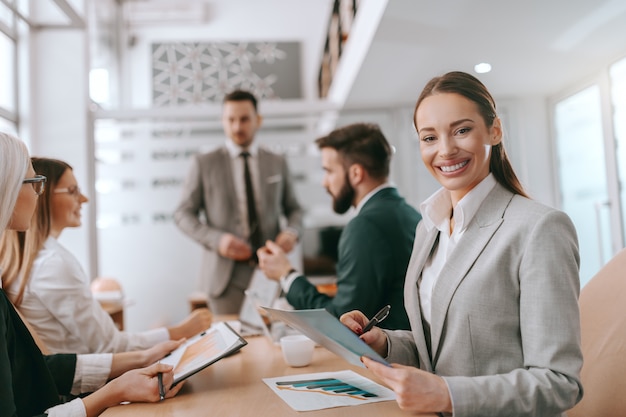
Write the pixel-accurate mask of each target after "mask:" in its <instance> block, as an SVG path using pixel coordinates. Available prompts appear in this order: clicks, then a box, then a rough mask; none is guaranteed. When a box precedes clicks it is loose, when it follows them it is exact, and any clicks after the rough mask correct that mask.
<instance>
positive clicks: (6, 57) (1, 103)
mask: <svg viewBox="0 0 626 417" xmlns="http://www.w3.org/2000/svg"><path fill="white" fill-rule="evenodd" d="M0 109H4V110H7V111H9V112H11V113H12V112H14V111H15V43H14V42H13V40H12V39H11V38H9V37H8V36H7V35H5V34H4V33H2V32H0Z"/></svg>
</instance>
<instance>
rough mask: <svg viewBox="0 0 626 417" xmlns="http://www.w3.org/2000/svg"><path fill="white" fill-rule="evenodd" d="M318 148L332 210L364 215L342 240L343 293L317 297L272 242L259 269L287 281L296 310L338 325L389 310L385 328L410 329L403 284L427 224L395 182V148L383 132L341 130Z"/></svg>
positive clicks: (367, 127) (362, 127) (359, 127)
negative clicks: (345, 317) (354, 314)
mask: <svg viewBox="0 0 626 417" xmlns="http://www.w3.org/2000/svg"><path fill="white" fill-rule="evenodd" d="M316 143H317V145H318V147H319V148H320V149H321V154H322V167H323V168H324V171H325V175H324V180H323V183H322V185H323V186H324V187H325V188H326V190H327V191H328V192H329V193H330V194H331V196H332V197H333V209H334V210H335V212H337V213H339V214H343V213H345V212H346V211H348V209H349V208H350V207H351V206H354V207H355V209H356V212H357V215H356V216H355V217H354V218H353V219H352V220H350V222H349V223H348V224H347V225H346V227H345V228H344V230H343V232H342V233H341V237H340V239H339V247H338V261H337V293H336V295H335V296H334V297H330V296H328V295H326V294H322V293H320V292H318V291H317V289H316V288H315V286H314V285H312V284H311V283H310V282H309V281H308V280H307V279H306V277H305V276H304V275H302V274H301V273H299V272H297V271H295V270H294V269H293V267H292V265H291V264H290V263H289V260H288V259H287V257H286V256H285V253H284V252H283V251H282V249H281V248H280V247H279V246H278V245H276V244H275V243H273V242H271V241H268V242H266V245H265V247H263V248H261V249H259V250H258V252H257V254H258V257H259V266H260V267H261V269H262V270H263V272H265V274H266V275H267V276H268V277H269V278H271V279H274V280H278V281H280V283H281V286H282V288H283V290H284V291H285V293H286V295H287V301H289V303H290V304H291V305H292V306H294V307H295V308H296V309H309V308H325V309H326V310H328V311H329V312H330V313H331V314H333V315H335V316H337V317H339V316H340V315H341V314H343V313H345V312H348V311H351V310H360V311H362V312H363V313H365V314H366V315H367V316H368V317H372V316H373V315H374V314H376V312H377V311H378V310H379V309H380V308H381V307H383V306H385V305H387V304H389V305H391V311H390V314H389V316H388V317H387V319H386V320H385V321H384V322H382V323H381V324H380V327H383V328H388V329H409V328H410V326H409V320H408V318H407V315H406V311H405V309H404V295H403V294H404V277H405V274H406V269H407V266H408V264H409V258H410V256H411V250H412V248H413V240H414V239H415V228H416V227H417V223H418V222H419V221H420V220H421V216H420V214H419V213H418V212H417V211H416V210H415V209H414V208H413V207H411V206H410V205H408V204H407V203H406V201H405V200H404V198H402V197H401V196H400V194H398V191H397V189H396V188H395V187H394V186H392V185H391V184H390V183H389V182H388V177H389V164H390V161H391V156H392V148H391V146H390V145H389V143H388V142H387V140H386V139H385V137H384V135H383V133H382V132H381V130H380V128H379V127H378V126H377V125H373V124H365V123H356V124H352V125H349V126H345V127H343V128H339V129H337V130H334V131H333V132H331V133H330V134H328V135H327V136H324V137H322V138H319V139H318V140H317V141H316Z"/></svg>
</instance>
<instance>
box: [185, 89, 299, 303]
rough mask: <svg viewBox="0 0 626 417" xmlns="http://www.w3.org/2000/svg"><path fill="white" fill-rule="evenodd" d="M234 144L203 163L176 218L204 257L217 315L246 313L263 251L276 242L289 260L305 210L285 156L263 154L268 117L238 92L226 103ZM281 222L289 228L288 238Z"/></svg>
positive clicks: (194, 166)
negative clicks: (261, 137)
mask: <svg viewBox="0 0 626 417" xmlns="http://www.w3.org/2000/svg"><path fill="white" fill-rule="evenodd" d="M223 102H224V107H223V113H222V125H223V128H224V132H225V133H226V136H228V139H227V140H226V143H225V144H224V146H221V147H219V148H218V149H216V150H214V151H212V152H209V153H205V154H200V155H196V156H195V157H194V158H193V160H192V163H191V169H190V171H189V175H188V177H187V180H186V181H185V184H184V188H183V195H182V199H181V202H180V204H179V205H178V208H177V209H176V211H175V213H174V220H175V222H176V224H177V225H178V227H179V228H180V229H181V230H182V231H183V232H184V233H185V234H187V235H188V236H190V237H191V238H192V239H194V240H195V241H197V242H198V243H200V244H201V245H202V247H203V249H204V251H203V255H202V266H201V270H200V281H199V282H200V290H202V291H203V292H206V293H207V294H208V304H209V308H210V309H211V311H212V312H213V313H214V314H232V313H236V312H238V311H239V309H240V307H241V304H242V303H243V299H244V291H245V289H246V288H247V286H248V283H249V282H250V279H251V277H252V273H253V272H254V269H255V267H256V250H257V249H258V248H259V247H261V246H262V245H263V242H265V240H267V239H269V240H274V241H275V242H276V244H278V245H279V246H280V247H281V248H283V250H285V251H286V252H290V251H291V250H292V249H293V248H294V246H295V245H296V243H297V240H298V236H299V234H300V231H301V227H302V210H301V208H300V205H299V204H298V201H297V200H296V196H295V193H294V190H293V185H292V183H291V177H290V173H289V169H288V167H287V162H286V160H285V158H284V157H283V156H282V155H278V154H276V153H273V152H270V151H268V150H266V149H264V148H262V147H260V146H259V145H258V144H257V143H256V142H255V141H254V138H255V134H256V132H257V130H258V129H259V128H260V127H261V123H262V117H261V116H260V115H259V114H258V112H257V99H256V97H255V96H254V95H253V94H251V93H249V92H247V91H243V90H236V91H233V92H232V93H230V94H228V95H226V96H225V97H224V101H223ZM281 216H284V217H285V218H286V224H287V227H286V228H285V229H284V230H281V227H280V219H281Z"/></svg>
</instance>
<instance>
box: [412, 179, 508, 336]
mask: <svg viewBox="0 0 626 417" xmlns="http://www.w3.org/2000/svg"><path fill="white" fill-rule="evenodd" d="M495 185H496V179H495V178H494V176H493V174H489V175H488V176H487V177H486V178H485V179H484V180H482V181H481V182H480V183H478V185H476V186H475V187H474V188H473V189H472V190H470V192H469V193H467V194H466V195H465V197H463V198H462V199H461V200H460V201H459V202H458V203H457V205H456V207H452V201H451V200H450V192H449V191H448V190H446V189H445V188H441V189H439V190H438V191H436V192H435V193H434V194H433V195H432V196H430V197H429V198H428V199H427V200H426V201H424V202H423V203H422V204H421V205H420V212H421V213H422V216H423V222H424V225H425V226H426V228H427V229H428V230H432V228H437V229H438V230H439V239H438V243H437V244H436V246H435V247H434V249H433V250H432V252H431V254H430V257H429V258H428V260H427V261H426V263H425V264H424V269H423V270H422V276H421V278H420V280H419V281H418V282H419V296H420V305H421V307H422V317H424V320H426V322H428V324H430V316H431V314H430V313H431V302H430V301H431V297H432V293H433V288H435V284H436V283H437V278H438V277H439V274H440V273H441V270H442V269H443V266H444V265H445V263H446V261H447V260H448V256H449V255H450V254H451V253H452V251H454V248H456V246H457V243H458V242H459V240H460V239H461V237H462V236H463V234H464V233H465V230H466V229H467V226H468V225H469V224H470V222H471V221H472V219H473V218H474V216H475V215H476V212H477V211H478V208H479V207H480V205H481V204H482V202H483V201H484V200H485V198H487V195H488V194H489V192H490V191H491V190H492V189H493V187H494V186H495ZM450 214H452V216H453V217H454V230H453V231H452V233H450V218H451V216H450Z"/></svg>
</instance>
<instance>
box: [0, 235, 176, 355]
mask: <svg viewBox="0 0 626 417" xmlns="http://www.w3.org/2000/svg"><path fill="white" fill-rule="evenodd" d="M12 288H13V289H17V288H19V285H13V286H12ZM11 296H15V294H11ZM20 312H21V313H22V314H23V315H24V317H25V318H26V320H28V322H29V323H30V324H31V325H32V326H33V328H34V329H35V331H36V332H37V334H38V335H39V336H40V337H41V339H42V341H43V342H44V344H45V345H46V347H47V348H48V349H49V350H50V351H51V352H53V353H116V352H126V351H131V350H138V349H147V348H150V347H152V346H154V345H155V344H157V343H159V342H162V341H165V340H168V339H169V332H168V330H167V329H166V328H163V327H162V328H159V329H155V330H149V331H145V332H141V333H128V332H124V331H120V330H118V328H117V327H116V326H115V323H114V322H113V320H112V319H111V316H110V315H109V314H108V313H107V312H106V311H104V309H103V308H102V307H101V306H100V303H99V302H98V301H97V300H96V299H94V298H93V295H92V293H91V289H90V287H89V280H88V279H87V275H86V274H85V272H84V270H83V269H82V267H81V265H80V263H79V262H78V260H77V259H76V258H75V257H74V255H72V254H71V253H70V252H69V251H68V250H67V249H65V248H64V247H63V246H62V245H61V244H60V243H59V242H58V241H57V240H56V239H55V238H53V237H48V239H47V240H46V242H45V243H44V246H43V248H42V249H41V250H40V251H39V253H38V254H37V258H36V259H35V262H34V263H33V268H32V270H31V274H30V281H29V283H28V285H27V286H26V288H25V291H24V296H23V299H22V303H21V304H20Z"/></svg>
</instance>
